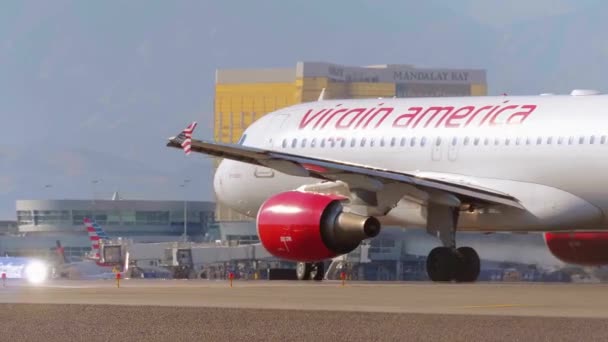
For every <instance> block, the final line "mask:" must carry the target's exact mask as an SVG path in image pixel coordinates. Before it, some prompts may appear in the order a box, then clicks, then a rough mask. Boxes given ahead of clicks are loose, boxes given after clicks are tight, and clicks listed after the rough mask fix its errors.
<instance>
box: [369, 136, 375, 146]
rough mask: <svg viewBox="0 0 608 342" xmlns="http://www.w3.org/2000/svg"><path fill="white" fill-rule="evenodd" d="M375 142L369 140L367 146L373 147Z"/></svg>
mask: <svg viewBox="0 0 608 342" xmlns="http://www.w3.org/2000/svg"><path fill="white" fill-rule="evenodd" d="M375 142H376V139H374V138H371V139H369V146H370V147H374V143H375Z"/></svg>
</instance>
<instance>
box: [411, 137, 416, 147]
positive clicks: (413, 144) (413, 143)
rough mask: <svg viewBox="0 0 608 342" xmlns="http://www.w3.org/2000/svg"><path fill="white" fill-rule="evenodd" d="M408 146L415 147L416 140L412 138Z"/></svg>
mask: <svg viewBox="0 0 608 342" xmlns="http://www.w3.org/2000/svg"><path fill="white" fill-rule="evenodd" d="M410 146H412V147H414V146H416V138H415V137H412V139H410Z"/></svg>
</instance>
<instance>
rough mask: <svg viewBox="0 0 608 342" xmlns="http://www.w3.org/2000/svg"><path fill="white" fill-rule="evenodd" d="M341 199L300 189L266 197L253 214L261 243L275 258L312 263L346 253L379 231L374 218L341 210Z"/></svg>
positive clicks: (377, 223)
mask: <svg viewBox="0 0 608 342" xmlns="http://www.w3.org/2000/svg"><path fill="white" fill-rule="evenodd" d="M342 200H344V198H343V197H341V196H337V195H328V194H317V193H308V192H301V191H288V192H283V193H280V194H277V195H275V196H273V197H271V198H269V199H268V200H267V201H266V202H264V204H262V206H261V207H260V210H259V212H258V217H257V229H258V235H259V237H260V241H261V242H262V245H264V248H266V250H268V252H270V253H271V254H272V255H274V256H276V257H279V258H283V259H287V260H292V261H299V262H316V261H321V260H325V259H329V258H333V257H335V256H337V255H341V254H346V253H348V252H350V251H352V250H354V249H355V248H357V246H359V244H360V243H361V241H363V240H364V239H367V238H372V237H374V236H376V235H378V233H380V228H381V226H380V222H379V221H378V219H376V218H375V217H368V216H361V215H356V214H353V213H348V212H344V211H343V209H344V207H343V206H342Z"/></svg>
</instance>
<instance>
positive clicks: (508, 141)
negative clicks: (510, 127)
mask: <svg viewBox="0 0 608 342" xmlns="http://www.w3.org/2000/svg"><path fill="white" fill-rule="evenodd" d="M510 143H511V139H509V138H506V139H505V146H509V144H510Z"/></svg>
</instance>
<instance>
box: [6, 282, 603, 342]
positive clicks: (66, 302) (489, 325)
mask: <svg viewBox="0 0 608 342" xmlns="http://www.w3.org/2000/svg"><path fill="white" fill-rule="evenodd" d="M7 285H8V286H7V287H6V288H0V303H2V304H0V334H1V335H0V340H7V341H10V340H14V341H65V340H73V341H81V340H82V341H84V340H86V341H112V340H120V341H139V340H145V341H167V340H170V339H176V340H178V341H190V340H197V341H216V340H220V339H221V340H225V339H228V340H230V341H242V340H249V341H262V340H264V341H285V340H289V341H291V340H298V341H300V340H304V341H310V340H317V339H323V340H329V339H331V340H334V341H347V340H348V341H359V340H366V341H369V340H372V341H380V340H382V341H387V340H388V341H394V340H401V341H403V340H408V341H409V340H414V341H430V340H435V341H436V340H438V339H441V340H450V341H474V340H483V341H524V340H525V341H528V340H535V341H575V340H576V341H580V340H584V341H606V340H608V329H606V326H607V325H608V296H606V295H605V294H606V293H607V291H608V284H606V285H604V284H576V285H573V284H526V283H518V284H503V283H487V284H431V283H355V282H352V283H347V284H346V286H341V284H340V283H339V282H328V283H323V284H318V283H312V282H305V283H302V282H263V281H257V282H254V281H249V282H237V281H235V282H234V284H233V287H232V288H231V287H230V286H229V285H228V282H208V281H175V280H170V281H133V280H123V281H122V282H121V287H120V288H117V287H116V284H115V283H114V282H113V281H90V282H80V281H70V282H52V283H49V284H46V285H43V286H29V285H26V284H23V283H17V282H9V283H8V284H7Z"/></svg>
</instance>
